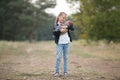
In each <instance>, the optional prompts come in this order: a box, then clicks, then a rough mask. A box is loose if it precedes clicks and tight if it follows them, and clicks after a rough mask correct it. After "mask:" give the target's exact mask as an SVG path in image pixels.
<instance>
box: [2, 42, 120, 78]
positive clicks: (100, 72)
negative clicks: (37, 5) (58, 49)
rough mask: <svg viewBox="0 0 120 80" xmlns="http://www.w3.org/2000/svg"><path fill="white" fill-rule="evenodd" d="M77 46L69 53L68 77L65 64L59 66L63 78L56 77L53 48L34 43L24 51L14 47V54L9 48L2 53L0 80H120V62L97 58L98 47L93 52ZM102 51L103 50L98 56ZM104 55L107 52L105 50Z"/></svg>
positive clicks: (45, 44) (88, 48) (90, 49)
mask: <svg viewBox="0 0 120 80" xmlns="http://www.w3.org/2000/svg"><path fill="white" fill-rule="evenodd" d="M43 44H44V47H42V45H43ZM75 46H78V45H76V44H74V43H73V45H72V46H71V51H70V54H69V76H68V77H64V76H63V73H62V70H63V62H62V63H61V67H60V74H61V75H60V77H54V76H53V73H54V65H55V47H54V45H52V46H51V44H49V45H48V44H47V43H39V44H32V45H28V46H25V47H24V48H23V47H18V49H17V48H12V49H13V51H11V49H9V48H6V49H5V51H4V50H3V52H4V54H1V55H0V80H120V60H112V59H111V58H107V59H102V58H101V57H98V56H96V55H97V53H96V51H98V48H95V47H94V49H92V48H91V47H89V46H88V47H86V46H79V49H77V48H74V47H75ZM72 48H73V49H72ZM96 49H97V50H96ZM100 49H101V48H100ZM19 50H20V51H19ZM21 50H22V51H21ZM74 50H76V52H75V51H74ZM77 50H78V51H77ZM6 51H7V53H5V52H6ZM9 52H10V53H9ZM18 52H19V53H20V54H18ZM73 52H74V53H73ZM78 52H80V53H87V52H90V53H92V54H91V55H92V56H89V55H87V56H86V57H85V56H83V55H78V54H77V53H78ZM100 52H103V51H99V52H98V53H100ZM104 52H107V51H106V50H105V49H104ZM108 52H109V51H108ZM93 55H94V56H93Z"/></svg>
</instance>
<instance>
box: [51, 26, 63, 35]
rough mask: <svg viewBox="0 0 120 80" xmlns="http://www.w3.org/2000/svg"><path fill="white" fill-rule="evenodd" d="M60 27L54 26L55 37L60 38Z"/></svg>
mask: <svg viewBox="0 0 120 80" xmlns="http://www.w3.org/2000/svg"><path fill="white" fill-rule="evenodd" d="M60 33H61V32H60V27H59V26H58V25H57V24H56V25H54V26H53V35H55V36H58V35H60Z"/></svg>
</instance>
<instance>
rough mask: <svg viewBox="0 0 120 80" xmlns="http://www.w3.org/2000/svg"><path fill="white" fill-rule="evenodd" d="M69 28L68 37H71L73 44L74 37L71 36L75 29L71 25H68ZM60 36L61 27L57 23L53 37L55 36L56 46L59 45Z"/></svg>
mask: <svg viewBox="0 0 120 80" xmlns="http://www.w3.org/2000/svg"><path fill="white" fill-rule="evenodd" d="M67 26H68V36H69V37H70V41H71V42H72V37H71V34H70V30H71V31H73V30H74V27H73V26H71V25H67ZM60 34H61V32H60V26H59V25H58V24H57V23H55V25H54V26H53V35H54V38H55V43H56V44H58V41H59V37H60Z"/></svg>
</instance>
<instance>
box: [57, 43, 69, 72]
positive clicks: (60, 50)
mask: <svg viewBox="0 0 120 80" xmlns="http://www.w3.org/2000/svg"><path fill="white" fill-rule="evenodd" d="M68 49H69V44H57V45H56V51H57V52H56V73H59V68H60V61H61V58H62V56H63V60H64V73H65V72H67V67H68Z"/></svg>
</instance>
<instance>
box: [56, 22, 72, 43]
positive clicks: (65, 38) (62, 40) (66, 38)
mask: <svg viewBox="0 0 120 80" xmlns="http://www.w3.org/2000/svg"><path fill="white" fill-rule="evenodd" d="M58 25H59V26H60V23H58ZM68 43H70V37H69V36H68V32H66V33H64V34H60V37H59V41H58V44H68Z"/></svg>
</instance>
